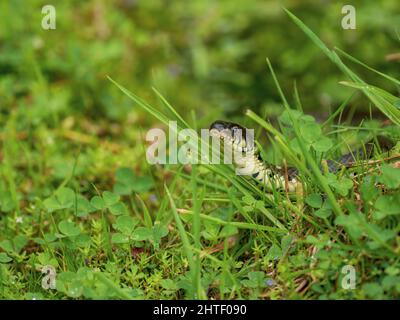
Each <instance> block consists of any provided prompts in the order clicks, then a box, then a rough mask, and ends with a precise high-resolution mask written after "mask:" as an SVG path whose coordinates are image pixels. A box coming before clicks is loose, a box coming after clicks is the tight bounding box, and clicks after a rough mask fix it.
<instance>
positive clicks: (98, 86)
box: [0, 0, 400, 128]
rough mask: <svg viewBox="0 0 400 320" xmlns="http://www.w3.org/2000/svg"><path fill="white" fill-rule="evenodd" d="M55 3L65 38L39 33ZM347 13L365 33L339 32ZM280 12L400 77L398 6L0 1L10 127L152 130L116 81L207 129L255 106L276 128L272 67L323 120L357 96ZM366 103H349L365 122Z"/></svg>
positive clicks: (4, 113) (2, 111)
mask: <svg viewBox="0 0 400 320" xmlns="http://www.w3.org/2000/svg"><path fill="white" fill-rule="evenodd" d="M45 4H53V5H54V6H55V8H56V11H57V27H56V30H43V29H42V28H41V19H42V17H43V15H42V13H41V8H42V6H43V5H45ZM345 4H352V5H354V6H355V8H356V13H357V29H356V30H344V29H342V28H341V19H342V17H343V15H342V13H341V8H342V6H343V5H345ZM282 6H285V7H286V8H288V9H289V10H291V11H292V12H294V13H295V14H296V15H297V16H298V17H299V18H301V19H302V20H303V21H304V22H305V23H306V24H307V25H308V26H309V27H310V28H311V29H312V30H314V31H315V32H316V33H317V34H318V35H319V36H320V37H321V38H322V40H323V41H324V42H325V43H327V44H328V45H329V46H331V47H333V46H338V47H339V48H341V49H343V50H345V51H346V52H348V53H350V54H351V55H353V56H355V57H357V58H358V59H360V60H361V61H363V62H365V63H367V64H368V65H370V66H372V67H374V68H376V69H378V70H380V71H382V72H385V73H387V74H389V75H392V76H394V77H397V78H399V76H400V69H399V60H397V61H396V60H395V59H394V60H388V59H386V58H385V57H386V56H387V55H389V54H393V53H397V52H399V30H400V29H399V26H400V5H399V2H398V0H383V1H352V2H351V3H349V2H348V1H346V2H344V1H322V0H321V1H307V0H306V1H297V0H288V1H257V0H236V1H229V0H224V1H203V0H201V1H200V0H192V1H161V0H151V1H148V0H147V1H143V0H115V1H105V0H92V1H54V2H53V3H49V1H36V0H31V1H24V0H19V1H18V0H14V1H1V4H0V24H1V27H0V75H1V76H0V124H1V126H3V125H4V123H5V121H6V120H7V117H8V116H9V114H10V113H11V112H12V111H13V110H14V111H16V110H18V114H19V115H20V117H18V118H19V119H18V121H17V123H18V126H20V127H23V128H27V127H30V126H35V125H37V124H38V123H40V122H41V121H43V120H45V119H47V120H48V121H47V122H48V123H50V124H51V123H52V121H54V122H53V123H54V124H56V123H57V121H56V120H60V119H63V118H65V117H66V116H71V115H75V114H77V115H79V116H81V115H85V116H87V117H88V118H90V119H91V120H94V119H100V118H101V119H103V120H105V121H107V122H108V121H122V120H124V119H126V118H127V114H128V113H129V114H131V116H132V117H133V118H134V119H136V120H134V121H142V123H143V124H145V125H146V124H149V123H150V122H151V121H152V119H149V117H147V116H145V115H143V114H142V113H140V112H138V110H135V109H133V108H132V102H131V101H130V100H128V98H127V97H125V96H124V95H123V94H121V92H119V91H118V89H116V87H115V86H114V85H112V83H110V81H109V80H108V79H107V78H106V76H107V75H109V76H111V77H112V78H113V79H115V80H116V81H117V82H119V83H121V84H122V85H124V86H125V87H127V88H129V89H130V90H132V91H133V92H135V93H136V94H138V95H139V96H141V97H143V98H145V99H147V100H149V101H150V102H155V101H156V99H155V98H154V95H152V93H151V87H152V86H155V87H156V88H157V89H158V90H159V91H161V93H162V94H163V95H164V96H165V97H166V98H167V99H168V100H169V101H170V102H171V104H172V105H173V106H174V107H176V108H177V110H179V111H180V112H182V113H183V114H185V115H186V116H187V117H188V118H189V119H190V116H188V114H189V113H188V112H189V111H190V110H194V112H195V115H196V117H198V118H199V119H204V122H205V123H207V122H210V121H212V120H214V119H215V118H217V117H224V116H225V117H235V116H236V118H237V117H242V114H243V111H244V110H245V109H246V108H247V107H250V108H252V109H253V110H255V111H258V112H260V113H261V114H262V115H263V116H270V117H273V116H275V115H276V114H279V113H280V112H281V111H282V108H281V106H280V100H279V97H278V94H277V92H276V89H275V86H274V85H273V82H272V78H271V76H270V74H269V72H268V70H267V66H266V57H269V59H270V60H271V62H272V64H273V66H274V68H275V71H276V73H277V75H278V78H279V80H280V81H281V84H282V86H283V88H284V90H285V92H286V93H287V94H288V95H289V96H291V95H292V94H293V87H294V82H295V81H296V83H297V87H298V91H299V94H300V97H301V100H302V102H303V105H304V109H305V111H306V112H309V113H314V114H316V115H317V116H318V117H320V118H325V117H326V116H327V115H328V114H329V112H330V111H331V110H332V109H334V108H335V107H337V106H338V104H340V102H342V101H343V100H344V99H345V98H346V97H348V96H349V95H350V93H351V92H352V90H351V89H347V88H344V87H343V86H341V85H339V84H338V81H340V80H345V78H344V76H343V75H342V74H341V73H340V71H339V70H337V69H336V67H335V66H333V65H332V63H330V62H329V61H328V59H327V58H326V57H325V56H323V54H322V53H321V52H320V51H319V50H318V49H317V48H316V47H315V46H314V44H312V43H311V42H310V41H309V40H308V39H307V38H306V36H305V35H304V34H303V33H302V31H301V30H299V29H298V28H297V27H296V26H295V25H294V24H293V23H292V22H291V21H290V19H289V18H288V17H287V15H286V14H285V12H284V11H283V10H282V8H281V7H282ZM354 68H355V70H358V71H359V73H360V74H361V75H362V76H363V77H364V79H365V80H366V81H367V82H372V83H373V84H375V85H377V86H380V87H382V88H385V89H387V90H389V91H391V92H393V91H394V90H395V89H394V88H390V87H389V88H388V87H387V82H386V81H384V80H381V79H379V78H377V77H376V76H375V75H374V74H371V73H368V71H366V70H365V69H363V68H361V67H360V68H359V67H358V66H354ZM395 93H396V92H395ZM396 94H397V93H396ZM366 103H367V101H366V100H365V99H364V97H362V96H361V95H358V96H356V97H354V98H353V99H352V102H351V104H352V105H353V106H355V107H357V108H358V109H357V113H362V112H365V111H367V110H368V108H367V107H368V105H365V104H366ZM132 114H133V115H132Z"/></svg>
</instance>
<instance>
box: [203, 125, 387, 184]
mask: <svg viewBox="0 0 400 320" xmlns="http://www.w3.org/2000/svg"><path fill="white" fill-rule="evenodd" d="M246 130H247V129H246V128H244V127H242V126H240V125H239V124H236V123H233V122H227V121H221V120H218V121H215V122H213V123H212V124H211V126H210V133H211V135H212V136H214V137H217V138H219V139H220V140H221V141H224V143H225V145H226V144H227V145H228V147H231V148H232V150H233V153H234V155H235V154H236V155H238V154H240V155H241V159H242V161H240V162H238V161H237V160H235V159H236V157H233V164H234V166H235V167H237V168H238V167H239V168H241V169H243V168H247V169H245V172H246V175H251V176H252V177H253V178H254V179H255V180H257V181H258V182H259V183H261V184H262V185H263V186H264V187H265V189H266V190H273V189H275V190H282V189H286V190H288V191H289V192H293V191H295V190H296V189H297V187H298V186H299V184H300V181H299V179H298V176H299V171H298V169H297V168H294V167H287V168H283V167H280V166H277V165H273V164H270V163H267V162H265V161H263V159H262V158H261V155H260V153H259V152H258V151H257V150H256V148H255V147H254V143H249V141H247V140H246V134H245V133H246ZM378 142H379V144H380V145H382V148H385V149H390V148H391V147H392V146H393V142H391V141H389V140H388V139H387V138H385V137H383V136H380V137H379V139H378ZM374 148H375V145H374V143H373V141H370V142H367V143H365V144H364V145H363V146H362V147H360V148H359V149H357V150H354V151H351V152H349V153H346V154H344V155H342V156H341V157H340V158H339V159H337V160H336V161H335V160H327V161H326V163H327V166H328V170H329V171H330V172H332V173H335V172H337V171H338V170H340V169H341V168H342V167H347V166H350V165H352V164H354V163H355V162H356V161H357V159H369V158H371V157H372V156H373V153H374Z"/></svg>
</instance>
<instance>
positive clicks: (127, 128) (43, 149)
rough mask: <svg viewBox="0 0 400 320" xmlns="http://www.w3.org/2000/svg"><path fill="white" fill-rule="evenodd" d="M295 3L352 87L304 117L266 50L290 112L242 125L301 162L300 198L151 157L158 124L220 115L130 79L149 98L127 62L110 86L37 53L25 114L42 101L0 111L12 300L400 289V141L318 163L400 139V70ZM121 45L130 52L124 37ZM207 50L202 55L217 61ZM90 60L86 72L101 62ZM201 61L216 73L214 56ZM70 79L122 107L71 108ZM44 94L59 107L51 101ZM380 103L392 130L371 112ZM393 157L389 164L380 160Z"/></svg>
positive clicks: (293, 295)
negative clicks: (350, 282) (53, 82)
mask: <svg viewBox="0 0 400 320" xmlns="http://www.w3.org/2000/svg"><path fill="white" fill-rule="evenodd" d="M89 8H90V7H89ZM287 13H288V15H289V17H290V18H291V19H292V20H293V21H294V22H295V25H297V26H298V27H299V29H297V32H298V33H299V34H300V30H302V31H304V33H305V35H306V36H307V37H308V38H309V39H310V40H311V41H310V42H311V43H314V44H315V45H316V48H317V49H318V50H320V52H322V53H324V54H325V55H326V56H327V57H328V59H329V60H330V61H331V62H332V65H333V66H336V67H338V69H339V71H340V72H342V76H343V78H340V80H343V81H341V82H340V83H338V84H337V86H336V90H338V91H340V90H342V88H341V87H342V84H343V85H345V86H347V87H348V90H354V92H351V91H347V93H348V94H347V96H346V98H344V99H343V100H342V101H339V102H338V103H337V108H335V110H336V111H334V112H332V113H331V114H330V115H329V116H328V117H327V118H326V119H324V121H322V123H321V122H320V121H317V120H316V119H315V118H314V117H312V116H310V115H307V114H306V111H304V110H306V109H307V108H306V107H305V104H304V101H303V100H302V98H301V97H302V95H303V91H302V89H301V88H302V87H303V84H300V83H299V82H297V83H296V84H295V86H294V92H293V98H292V99H291V98H289V96H291V94H292V93H291V92H289V93H288V92H286V91H287V90H285V89H287V87H288V86H287V85H285V86H282V85H281V83H280V81H279V80H278V79H281V77H283V75H282V76H281V74H280V72H279V71H277V70H275V69H274V68H273V64H272V63H271V61H270V60H269V59H267V65H266V67H267V68H264V69H266V70H268V73H267V72H265V75H264V77H265V78H267V79H269V80H271V82H270V83H271V84H273V85H274V86H271V87H269V88H268V90H271V91H274V95H276V96H279V97H280V99H281V101H280V103H279V108H280V110H279V117H278V118H277V119H276V121H275V122H274V123H272V122H270V121H269V118H268V117H266V116H265V114H267V113H265V114H264V113H263V112H256V111H254V110H248V111H247V112H246V114H245V115H246V116H247V117H245V116H243V118H242V119H241V123H245V124H247V125H248V126H251V127H253V128H255V129H257V130H256V132H258V133H259V137H260V138H261V139H260V143H261V144H260V148H261V153H262V155H263V156H264V158H265V159H266V160H268V161H271V162H273V163H276V164H284V163H287V165H290V166H295V167H297V168H298V169H299V172H300V174H299V178H300V181H301V182H302V183H303V192H302V193H294V194H286V193H284V192H283V193H282V192H278V191H276V190H273V192H272V193H266V192H265V190H263V188H262V187H261V186H259V185H256V184H255V183H254V181H252V180H251V179H246V178H244V177H240V176H236V175H235V173H234V170H233V168H231V167H230V166H227V165H192V166H190V165H185V166H182V165H165V166H158V165H157V166H151V165H149V164H148V163H147V162H146V161H145V151H146V145H145V144H144V136H145V132H146V130H147V129H148V128H149V124H152V125H153V124H154V126H158V127H160V126H161V127H165V126H166V125H167V124H168V121H170V120H174V121H177V123H178V127H179V129H184V128H195V129H199V128H203V127H208V125H209V122H210V121H209V120H210V119H211V120H212V117H211V116H204V117H200V116H198V114H197V113H195V112H192V113H189V112H182V111H183V110H184V105H183V102H184V101H185V97H181V96H179V97H177V98H176V99H174V98H172V99H170V98H168V100H167V98H166V97H165V96H164V94H163V92H164V90H162V89H156V88H153V92H154V97H147V96H146V98H144V96H145V95H144V94H142V93H141V94H135V93H133V92H132V91H131V90H128V89H127V88H128V87H129V88H131V89H132V90H133V91H135V92H139V90H137V89H136V87H135V86H134V85H132V84H131V83H130V84H129V85H125V84H124V85H122V84H121V83H125V81H124V80H120V75H121V74H123V75H124V76H126V74H124V73H123V72H122V73H120V72H117V71H118V70H116V71H115V72H111V71H112V70H111V71H110V72H107V73H108V74H109V75H110V76H109V77H108V80H109V81H106V80H105V82H106V84H104V83H102V84H101V86H94V83H96V81H97V80H98V79H97V80H96V81H95V80H93V79H92V78H91V77H89V76H88V77H87V78H85V79H84V80H80V77H79V73H78V74H76V75H75V76H76V78H73V81H71V83H68V84H66V85H65V86H64V84H60V85H59V88H54V87H52V86H50V85H49V83H50V81H49V80H47V78H46V76H45V75H44V74H43V72H44V71H43V70H42V69H41V68H40V66H39V65H35V63H34V62H31V64H30V65H29V66H30V68H31V69H32V70H33V73H34V74H35V75H34V77H35V79H36V80H35V81H34V82H33V83H34V84H33V85H32V88H31V87H29V90H32V92H34V94H33V97H35V99H37V100H34V102H33V103H34V104H35V106H34V108H30V107H28V108H26V107H25V108H24V106H25V104H27V105H28V106H30V105H29V103H30V96H27V97H25V96H23V95H22V93H21V92H24V90H23V88H22V89H21V88H20V89H21V91H20V92H19V95H20V96H18V94H17V93H15V94H14V93H13V94H10V96H9V99H11V100H12V101H14V99H15V101H14V102H13V103H11V105H12V106H13V107H11V108H10V110H9V112H8V113H4V114H5V115H6V116H4V114H2V115H1V118H0V120H1V121H2V124H3V123H4V126H3V127H2V129H1V132H0V133H1V135H0V142H1V149H0V159H1V162H0V177H1V179H0V230H1V231H2V232H1V234H0V298H2V299H365V298H372V299H394V298H398V297H399V293H400V286H399V283H400V281H399V280H400V261H399V260H400V259H399V257H400V255H399V254H400V238H399V232H400V223H399V222H400V211H399V208H400V173H399V169H398V167H397V168H396V167H395V165H397V166H398V165H399V152H400V146H399V145H397V146H396V147H395V149H394V150H392V152H391V154H390V155H388V154H385V153H376V154H375V155H374V160H378V161H376V162H374V163H369V164H368V163H365V162H362V161H361V162H360V163H359V165H358V166H354V167H353V168H349V169H347V170H342V171H340V172H338V173H337V174H330V173H328V172H327V171H326V170H325V169H324V168H325V167H324V164H323V161H322V160H323V159H329V158H337V156H338V155H340V154H342V153H345V152H348V151H349V150H352V149H354V148H357V147H359V145H360V144H361V143H362V142H363V141H364V142H365V141H367V140H369V139H375V138H376V137H377V135H378V134H379V135H385V136H388V137H390V138H391V139H393V140H394V141H399V138H400V130H399V125H400V116H399V115H400V114H399V110H400V109H399V99H398V98H397V97H396V96H394V95H393V94H391V93H390V92H389V91H388V90H387V88H390V87H393V90H394V89H395V88H396V86H398V84H399V80H397V79H396V78H395V77H393V76H391V75H388V74H386V73H385V72H381V71H378V70H375V69H373V68H371V67H369V66H368V65H367V64H366V63H364V62H361V61H360V60H358V59H357V58H355V57H353V56H351V55H349V54H348V53H346V52H344V51H343V50H340V49H335V50H331V49H329V48H328V47H327V46H326V45H325V44H324V42H323V41H322V40H321V39H320V38H319V37H318V36H317V35H316V34H315V33H313V32H312V31H311V30H310V29H309V28H308V27H307V26H306V25H305V24H304V23H303V22H302V21H301V20H299V19H298V18H297V17H296V16H294V15H293V14H292V13H290V12H289V11H287ZM117 18H118V17H114V16H113V19H117ZM117 20H118V19H117ZM118 21H119V20H118ZM288 22H289V19H288V20H287V21H286V23H288ZM126 28H127V29H129V28H128V25H127V26H126ZM128 31H129V30H128ZM121 32H122V31H121ZM124 32H126V31H124ZM298 36H299V35H298ZM144 38H145V36H144ZM142 41H144V40H142ZM196 45H197V46H201V44H196ZM112 46H116V49H115V50H117V49H118V44H117V43H113V45H112ZM78 51H79V50H78ZM111 51H112V50H111ZM117 51H118V50H117ZM201 52H203V51H202V50H200V49H199V52H196V54H194V56H195V59H197V60H196V61H197V62H201V61H203V63H205V62H204V59H205V58H204V57H203V58H202V57H201ZM336 52H338V53H336ZM108 54H110V55H111V56H113V53H112V52H109V53H108ZM203 54H204V53H203ZM339 54H340V56H343V57H344V58H345V59H346V60H342V59H341V58H340V56H339ZM78 61H79V59H78ZM344 61H346V63H347V61H349V65H347V64H346V63H345V62H344ZM326 63H328V60H327V61H326ZM350 63H354V67H355V66H357V67H362V70H363V71H357V72H356V71H355V68H354V70H353V65H351V67H350ZM274 65H275V64H274ZM83 67H85V66H83ZM49 68H50V67H49ZM86 68H88V69H89V73H86V72H84V73H85V74H86V75H88V74H90V72H94V69H96V67H95V65H90V66H86ZM105 69H106V68H105ZM196 70H197V71H196V72H197V73H198V75H199V77H206V76H205V73H206V71H207V67H206V66H205V65H199V66H197V69H196ZM364 71H366V72H368V74H369V76H368V77H369V78H368V79H375V78H374V77H378V78H379V79H380V80H379V84H380V83H381V81H385V89H383V86H380V85H371V84H369V82H370V81H368V83H367V81H365V80H363V78H362V76H361V74H363V72H364ZM81 72H83V71H82V70H81ZM56 74H57V72H55V74H54V75H53V76H56ZM103 76H104V77H103V78H105V75H103ZM286 76H287V75H284V77H286ZM103 78H102V79H103ZM122 79H124V77H122ZM125 79H126V78H125ZM205 79H207V78H205ZM203 80H204V79H203ZM269 80H268V81H269ZM81 81H82V82H81ZM93 81H94V82H93ZM317 82H318V81H317ZM285 83H286V82H285ZM371 83H375V82H372V81H371ZM1 85H2V87H1V88H10V86H7V84H6V83H2V84H1ZM92 85H93V86H94V87H95V88H96V89H97V91H96V98H95V99H94V98H93V97H92V96H91V95H89V94H88V92H89V91H90V90H91V89H87V88H86V89H83V87H88V88H90V87H91V86H92ZM164 85H165V86H166V84H165V83H164ZM298 85H299V87H298ZM66 88H68V89H66ZM71 88H79V89H81V90H82V92H81V95H79V98H77V96H74V98H75V99H73V100H72V101H73V102H74V103H73V105H74V106H75V107H76V106H85V107H86V108H88V110H92V109H91V107H90V106H93V105H96V103H97V102H98V101H97V99H99V101H102V102H101V104H102V105H103V103H104V105H103V107H104V106H109V107H110V105H109V103H110V102H109V101H113V103H114V104H111V106H112V107H114V108H115V109H117V103H116V101H120V102H121V104H122V106H123V107H121V109H120V110H119V109H118V110H109V109H107V108H106V109H107V110H108V111H105V113H107V114H108V115H109V117H106V118H102V117H96V118H94V119H92V118H91V116H90V111H88V112H89V114H88V115H86V116H83V115H82V114H80V113H79V112H77V111H76V110H74V109H73V107H72V106H69V105H68V106H66V105H67V101H69V102H71V100H68V99H67V98H66V97H67V96H68V95H72V93H71V92H70V89H71ZM102 88H107V89H105V90H109V91H107V92H108V93H110V92H112V94H110V96H107V94H105V93H104V92H103V91H102ZM157 88H158V86H157ZM349 88H351V89H349ZM71 90H72V89H71ZM86 90H88V91H86ZM185 90H187V89H185ZM72 91H73V90H72ZM188 91H190V90H188ZM358 91H360V92H361V93H362V94H363V95H364V96H362V97H361V98H360V96H359V95H357V92H358ZM140 92H142V91H140ZM102 94H104V95H103V96H102ZM21 95H22V96H23V97H24V98H22V97H21ZM97 95H99V96H102V98H99V97H97ZM111 96H112V97H116V98H113V99H111V98H110V97H111ZM142 96H143V97H142ZM198 97H199V96H198ZM102 99H103V100H102ZM187 99H188V101H191V98H187ZM354 99H358V100H360V99H361V101H363V103H364V104H365V105H368V108H369V111H370V114H371V116H370V117H367V118H365V119H363V120H362V121H360V122H359V123H356V124H354V121H352V119H351V116H350V117H347V118H346V119H345V116H344V114H345V112H346V111H348V109H350V108H352V103H353V101H354ZM358 100H357V101H358ZM96 101H97V102H96ZM176 101H179V102H176ZM80 103H82V104H80ZM207 103H208V102H207V101H201V104H202V105H204V106H203V108H204V110H202V111H206V112H208V113H213V110H212V109H213V107H212V105H208V104H207ZM14 104H16V105H18V106H19V107H18V108H17V107H16V106H15V105H14ZM42 104H45V105H49V110H46V112H44V111H41V109H40V108H39V106H41V105H42ZM180 104H182V105H180ZM175 105H177V106H175ZM129 108H131V109H129ZM124 110H133V111H129V112H128V114H127V115H125V114H124V112H125V111H124ZM375 110H376V111H378V112H380V113H381V114H382V115H383V117H385V119H387V120H390V121H389V122H388V124H386V125H385V126H382V123H381V122H382V121H377V120H375V119H374V117H373V116H372V114H373V113H374V111H375ZM27 112H30V114H29V116H27ZM118 114H120V116H118ZM121 114H122V115H123V116H121ZM215 114H217V113H215ZM261 114H262V115H261ZM349 114H350V115H351V112H350V113H349ZM225 117H226V118H227V119H229V117H228V116H225ZM236 119H237V117H236ZM344 119H345V120H344ZM264 138H265V139H264ZM387 157H392V159H391V161H388V160H385V161H383V160H384V158H387ZM321 162H322V170H320V165H321ZM352 173H355V174H356V175H355V176H352V175H351V174H352ZM48 265H51V266H53V267H54V268H55V270H56V272H57V287H56V289H55V290H44V289H43V288H42V286H41V282H42V279H43V276H44V275H43V274H42V273H41V271H40V270H41V268H42V267H43V266H48ZM346 265H350V266H353V267H354V268H355V270H356V279H355V289H354V290H347V289H345V288H343V287H342V285H341V283H342V280H343V277H344V276H345V274H343V273H342V268H343V267H344V266H346Z"/></svg>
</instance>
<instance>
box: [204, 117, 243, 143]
mask: <svg viewBox="0 0 400 320" xmlns="http://www.w3.org/2000/svg"><path fill="white" fill-rule="evenodd" d="M213 129H214V130H217V131H218V132H220V133H221V134H222V133H223V132H227V133H228V134H229V135H230V136H231V137H232V138H235V139H237V138H241V139H244V140H246V128H244V127H242V126H241V125H240V124H237V123H233V122H228V121H222V120H217V121H214V122H213V123H212V124H211V126H210V130H213Z"/></svg>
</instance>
